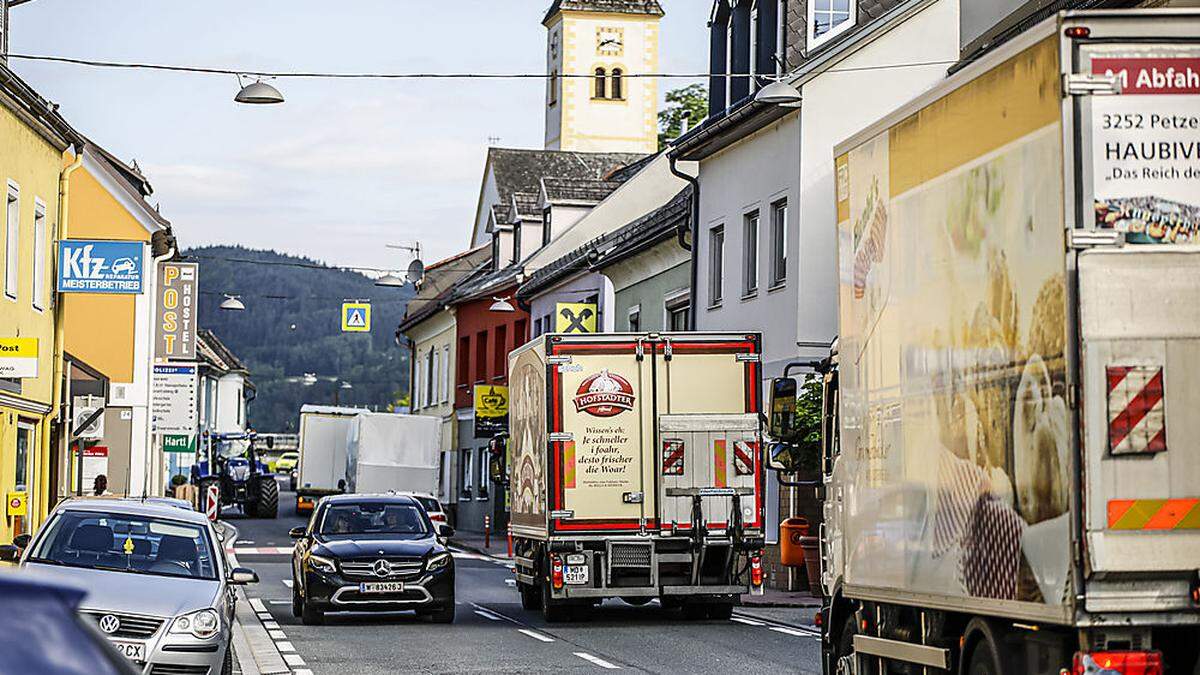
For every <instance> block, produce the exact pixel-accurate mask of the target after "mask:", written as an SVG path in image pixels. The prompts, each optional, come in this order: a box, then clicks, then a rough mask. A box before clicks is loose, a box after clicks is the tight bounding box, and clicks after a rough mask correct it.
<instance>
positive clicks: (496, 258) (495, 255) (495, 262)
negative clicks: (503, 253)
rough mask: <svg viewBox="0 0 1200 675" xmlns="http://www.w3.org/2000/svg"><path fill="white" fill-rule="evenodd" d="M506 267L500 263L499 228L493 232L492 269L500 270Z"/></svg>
mask: <svg viewBox="0 0 1200 675" xmlns="http://www.w3.org/2000/svg"><path fill="white" fill-rule="evenodd" d="M502 267H504V265H503V264H502V263H501V262H500V229H499V228H497V229H496V230H495V231H494V232H492V269H494V270H498V269H500V268H502Z"/></svg>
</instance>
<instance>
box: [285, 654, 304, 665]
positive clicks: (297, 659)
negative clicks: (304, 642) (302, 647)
mask: <svg viewBox="0 0 1200 675" xmlns="http://www.w3.org/2000/svg"><path fill="white" fill-rule="evenodd" d="M283 662H284V663H286V664H288V665H289V666H303V665H307V664H305V663H304V659H303V658H302V657H301V656H300V655H299V654H284V655H283Z"/></svg>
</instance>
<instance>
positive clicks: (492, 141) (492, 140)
mask: <svg viewBox="0 0 1200 675" xmlns="http://www.w3.org/2000/svg"><path fill="white" fill-rule="evenodd" d="M499 143H500V137H499V136H488V145H497V144H499Z"/></svg>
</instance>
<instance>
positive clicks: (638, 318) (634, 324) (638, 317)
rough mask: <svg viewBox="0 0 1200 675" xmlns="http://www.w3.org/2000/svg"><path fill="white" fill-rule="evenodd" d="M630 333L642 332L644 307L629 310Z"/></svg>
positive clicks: (639, 306)
mask: <svg viewBox="0 0 1200 675" xmlns="http://www.w3.org/2000/svg"><path fill="white" fill-rule="evenodd" d="M629 332H630V333H640V332H642V306H641V305H634V306H633V307H630V308H629Z"/></svg>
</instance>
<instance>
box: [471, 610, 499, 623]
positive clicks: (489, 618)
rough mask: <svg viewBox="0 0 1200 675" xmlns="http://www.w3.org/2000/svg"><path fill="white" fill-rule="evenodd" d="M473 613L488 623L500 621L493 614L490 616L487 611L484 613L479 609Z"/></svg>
mask: <svg viewBox="0 0 1200 675" xmlns="http://www.w3.org/2000/svg"><path fill="white" fill-rule="evenodd" d="M475 613H476V614H478V615H479V616H482V617H483V618H485V619H487V620H489V621H500V620H501V619H500V617H498V616H496V615H495V614H492V613H491V612H487V611H484V610H481V609H477V610H475Z"/></svg>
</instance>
